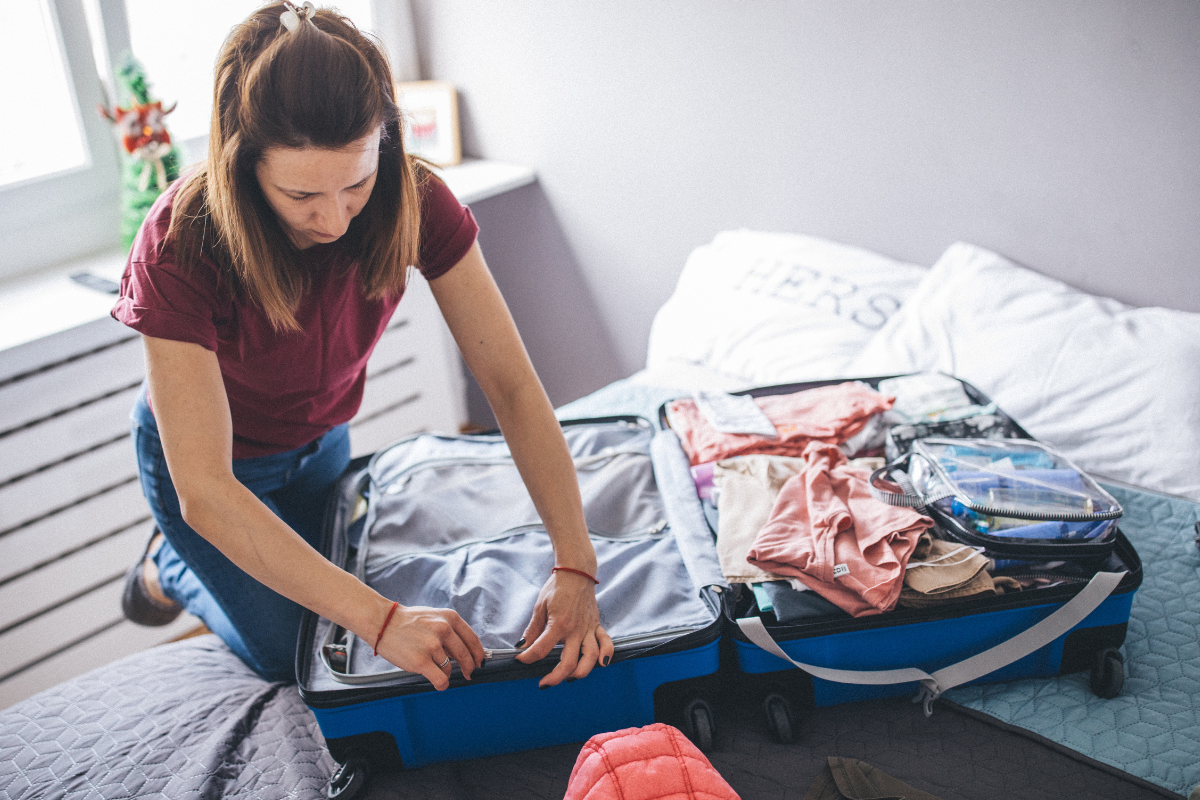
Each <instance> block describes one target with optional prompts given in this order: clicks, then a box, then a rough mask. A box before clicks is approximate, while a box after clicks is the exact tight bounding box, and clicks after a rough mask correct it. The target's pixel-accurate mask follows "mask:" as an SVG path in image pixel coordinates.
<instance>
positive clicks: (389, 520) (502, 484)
mask: <svg viewBox="0 0 1200 800" xmlns="http://www.w3.org/2000/svg"><path fill="white" fill-rule="evenodd" d="M565 434H566V437H567V441H568V446H569V447H570V449H571V453H572V457H573V458H574V460H575V463H576V468H577V472H578V475H579V482H580V489H581V494H582V496H583V500H584V510H585V517H586V519H587V522H588V526H589V532H590V534H591V538H592V543H593V545H594V547H595V548H596V552H597V558H598V561H599V564H600V569H599V577H600V579H601V585H600V586H599V587H598V588H597V602H598V603H599V605H600V610H601V619H602V621H603V623H604V625H605V627H606V629H607V630H608V632H609V634H610V635H611V636H612V637H613V639H614V643H615V644H616V645H617V647H618V649H619V650H620V649H626V648H635V647H644V646H646V645H647V644H653V643H658V642H661V641H668V640H670V639H671V638H674V637H676V636H679V635H683V634H686V633H689V632H692V631H694V630H699V629H702V628H704V627H707V626H708V625H711V624H713V623H714V622H715V621H716V620H717V618H718V616H719V609H717V608H716V607H714V605H713V604H712V602H711V601H710V598H709V596H708V594H707V593H705V592H702V591H701V588H702V587H704V586H712V585H716V586H721V587H723V586H724V580H723V578H722V577H721V574H720V568H719V565H718V564H717V562H716V558H715V555H714V554H713V548H712V542H711V533H710V532H709V530H708V527H707V525H706V523H705V522H704V520H703V518H702V517H701V518H698V519H695V520H694V519H691V518H690V517H688V516H685V514H686V511H687V510H689V509H691V508H692V507H693V506H694V502H692V503H687V502H683V499H682V498H680V497H678V496H675V495H673V494H672V492H670V491H665V492H664V491H663V490H662V487H661V486H660V485H659V483H658V481H656V480H655V471H656V470H657V471H659V472H662V471H663V470H666V471H667V472H668V473H673V472H674V471H677V470H678V469H679V468H680V464H682V468H683V470H684V472H686V456H684V455H683V452H682V450H679V449H678V442H677V440H675V439H674V434H671V433H669V432H667V433H666V434H665V435H666V437H667V439H668V440H667V441H660V440H661V439H662V437H663V436H664V434H663V433H662V432H659V433H657V434H656V433H655V431H654V430H653V429H652V428H651V427H650V426H649V425H648V424H646V423H644V422H643V423H637V424H635V423H629V422H606V423H599V424H595V423H593V424H590V425H588V426H578V427H571V426H568V427H567V428H566V429H565ZM672 444H673V445H674V448H675V450H676V451H677V452H673V451H672V449H671V445H672ZM652 451H653V453H652ZM507 455H508V451H507V446H506V445H505V444H504V442H503V439H502V438H501V437H499V436H495V437H491V436H485V437H478V436H473V437H453V436H423V437H416V438H410V439H407V440H404V441H402V442H400V443H398V444H397V445H395V446H393V447H391V448H388V449H387V450H385V451H381V452H380V453H378V454H377V455H376V456H375V458H374V459H372V462H371V467H370V472H371V482H372V487H371V489H372V490H371V493H370V494H371V502H370V504H369V506H368V512H367V521H366V528H365V533H364V542H365V546H360V547H359V551H358V559H357V561H356V564H355V565H354V571H355V572H356V574H357V575H358V576H359V577H360V578H362V579H363V580H364V581H366V582H367V583H368V584H369V585H371V586H373V587H374V588H376V589H377V590H379V591H380V592H381V593H382V594H384V595H385V596H387V597H391V598H392V599H395V600H398V601H399V602H400V603H401V604H403V605H424V606H433V607H439V608H454V609H455V610H456V611H458V613H459V614H460V615H461V616H462V617H463V618H464V619H465V620H466V621H467V622H468V623H469V624H470V625H471V626H472V628H474V629H475V631H476V632H477V633H478V634H479V636H480V639H481V641H482V642H483V645H484V647H485V648H486V649H487V650H489V651H490V653H489V654H490V655H491V656H493V657H494V659H495V661H494V662H493V663H498V662H499V661H502V660H504V659H507V658H511V656H513V655H515V654H516V653H517V652H518V651H516V650H515V649H513V644H515V642H516V640H517V639H519V638H520V637H521V634H522V633H523V631H524V629H525V626H526V624H528V622H529V618H530V612H531V611H532V609H533V605H534V602H535V601H536V598H537V594H538V592H539V591H540V589H541V586H542V584H543V583H544V581H545V579H546V576H547V575H548V574H549V572H550V568H551V567H552V566H553V564H554V555H553V550H552V548H551V546H550V540H549V537H548V535H547V534H546V532H545V529H544V527H542V525H541V523H540V520H539V519H538V517H537V513H536V510H535V509H534V508H533V504H532V501H531V500H530V499H529V497H528V494H527V493H526V492H525V489H524V485H523V483H521V481H520V477H519V475H518V474H517V472H516V468H515V466H514V465H513V464H512V461H511V459H510V458H508V457H507ZM676 457H677V459H682V461H678V460H676ZM664 462H665V463H664ZM677 482H678V481H677V480H674V479H672V480H668V481H664V483H667V484H669V485H673V484H674V483H677ZM682 485H683V487H684V488H688V487H690V486H691V480H690V477H689V479H688V481H686V482H685V483H684V484H682ZM676 488H678V487H676ZM401 490H402V491H401ZM481 497H482V498H493V497H494V498H496V502H495V503H480V502H479V501H480V498H481ZM468 509H469V510H468ZM681 511H682V512H683V513H681ZM705 537H708V541H707V542H704V541H703V539H704V538H705ZM317 633H318V635H317V636H316V637H315V644H316V646H317V647H320V646H321V645H323V644H327V643H331V642H333V641H334V639H335V636H336V634H337V631H336V630H335V629H334V628H333V626H331V625H329V624H327V623H326V622H325V621H322V626H321V627H320V628H319V630H318V632H317ZM349 648H350V668H349V670H348V674H345V673H334V672H332V671H331V670H330V669H328V664H327V662H325V659H324V658H322V657H321V655H322V654H321V653H315V654H314V655H317V656H318V659H319V660H320V661H321V662H323V663H326V668H325V669H321V670H317V671H316V672H317V673H318V674H317V675H314V676H313V677H314V685H313V687H312V688H313V689H319V688H321V686H320V685H318V684H325V683H326V681H327V680H328V681H330V682H331V685H332V686H336V685H339V684H346V683H351V684H358V685H361V684H364V683H365V684H370V685H374V684H377V683H387V684H393V683H407V682H412V681H421V680H423V678H420V677H419V676H415V675H411V674H410V673H405V672H403V671H401V670H397V669H396V668H394V667H393V666H392V665H391V664H389V663H388V662H386V661H384V660H383V659H382V658H379V657H377V656H374V655H373V654H372V651H371V648H370V647H369V646H364V644H363V643H362V642H356V641H355V640H354V639H353V638H351V639H350V642H349Z"/></svg>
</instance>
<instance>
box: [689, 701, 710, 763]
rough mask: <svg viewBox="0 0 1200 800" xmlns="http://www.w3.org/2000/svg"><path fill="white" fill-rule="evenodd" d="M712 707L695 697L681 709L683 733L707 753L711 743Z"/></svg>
mask: <svg viewBox="0 0 1200 800" xmlns="http://www.w3.org/2000/svg"><path fill="white" fill-rule="evenodd" d="M713 727H714V726H713V708H712V706H711V705H709V702H708V701H707V700H704V699H702V698H696V699H695V700H693V701H692V702H690V703H688V704H687V706H686V707H685V708H684V709H683V734H684V736H686V737H688V738H689V739H691V740H692V744H694V745H696V747H698V748H700V752H702V753H707V752H708V751H709V750H711V749H712V744H713Z"/></svg>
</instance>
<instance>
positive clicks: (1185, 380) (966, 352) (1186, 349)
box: [851, 242, 1200, 501]
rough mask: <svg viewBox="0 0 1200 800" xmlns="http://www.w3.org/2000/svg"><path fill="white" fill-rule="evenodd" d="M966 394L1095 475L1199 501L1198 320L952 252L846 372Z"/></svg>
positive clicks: (973, 250) (989, 257) (968, 252)
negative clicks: (908, 379)
mask: <svg viewBox="0 0 1200 800" xmlns="http://www.w3.org/2000/svg"><path fill="white" fill-rule="evenodd" d="M916 370H941V371H943V372H947V373H950V374H952V375H956V376H958V377H960V378H963V379H964V380H966V381H968V382H970V383H972V384H974V385H975V386H977V387H978V388H979V389H981V390H982V391H984V392H985V393H987V394H988V395H989V396H990V397H991V398H992V399H993V400H995V401H996V402H997V403H998V404H999V405H1000V407H1001V408H1002V409H1004V410H1005V411H1006V412H1008V414H1010V415H1011V416H1012V417H1014V418H1015V419H1016V420H1017V421H1018V422H1019V423H1020V424H1021V425H1022V426H1023V427H1025V429H1026V430H1028V431H1029V432H1030V433H1031V434H1033V435H1034V436H1035V437H1037V438H1038V439H1041V440H1042V441H1044V442H1046V443H1047V444H1050V445H1052V446H1054V447H1056V448H1058V449H1059V450H1061V451H1062V452H1063V453H1064V454H1065V455H1066V456H1067V457H1068V458H1070V459H1072V460H1073V461H1075V462H1076V463H1077V464H1079V466H1080V467H1082V468H1083V469H1085V470H1087V471H1088V472H1091V473H1093V474H1095V475H1099V476H1105V477H1108V478H1113V479H1116V480H1118V481H1123V482H1125V483H1130V484H1134V485H1138V486H1143V487H1146V488H1149V489H1156V490H1159V491H1163V492H1167V493H1170V494H1176V495H1181V496H1184V497H1187V498H1189V499H1191V500H1196V501H1200V314H1194V313H1187V312H1183V311H1172V310H1169V309H1165V308H1132V307H1130V306H1126V305H1124V304H1122V303H1119V302H1117V301H1116V300H1111V299H1108V298H1103V297H1096V296H1093V295H1090V294H1086V293H1084V292H1081V291H1079V290H1076V289H1073V288H1071V287H1070V286H1067V285H1066V284H1064V283H1062V282H1060V281H1057V280H1054V279H1052V278H1047V277H1045V276H1044V275H1040V274H1038V273H1036V272H1033V271H1031V270H1028V269H1026V268H1024V267H1021V266H1018V265H1017V264H1014V263H1013V262H1011V261H1008V260H1007V259H1004V258H1002V257H1001V256H998V255H996V254H995V253H991V252H988V251H987V250H983V249H980V248H978V247H974V246H972V245H969V244H963V243H961V242H960V243H958V244H955V245H953V246H951V247H950V248H949V249H948V250H947V251H946V252H945V253H944V254H943V255H942V257H941V259H939V260H938V262H937V264H935V265H934V266H933V268H932V269H931V270H930V271H929V273H928V274H927V275H926V276H925V279H924V280H923V281H922V282H921V285H920V287H919V288H918V289H917V291H916V292H914V293H913V295H912V297H910V298H909V301H908V303H907V304H906V305H905V306H904V308H902V309H901V310H900V312H899V313H897V314H895V315H894V316H893V317H892V318H891V319H890V320H889V321H888V324H887V325H885V326H884V327H883V328H882V329H881V330H880V331H879V332H878V333H877V334H876V335H875V336H874V338H873V339H872V340H871V342H870V344H869V345H868V346H867V348H866V350H865V351H864V352H863V353H862V355H861V356H860V357H859V358H858V359H856V360H855V362H854V364H852V366H851V372H852V373H854V374H860V375H883V374H890V373H897V372H911V371H916Z"/></svg>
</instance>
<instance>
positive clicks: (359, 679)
mask: <svg viewBox="0 0 1200 800" xmlns="http://www.w3.org/2000/svg"><path fill="white" fill-rule="evenodd" d="M697 630H699V628H672V629H669V630H665V631H655V632H653V633H643V634H638V635H636V636H625V637H622V638H620V639H614V640H613V648H614V650H617V651H619V650H633V649H642V648H644V647H645V646H646V645H647V644H662V643H664V642H668V641H670V640H671V639H674V638H676V637H678V636H683V635H685V634H689V633H694V632H695V631H697ZM339 631H341V632H342V634H345V629H344V628H341V627H339V626H336V625H330V626H329V633H328V634H326V636H325V641H324V642H323V643H322V646H321V650H320V653H321V662H322V663H323V664H324V665H325V670H326V672H328V673H329V676H330V677H331V678H333V679H334V680H335V681H337V682H338V683H343V684H346V685H349V686H362V685H365V684H374V683H391V682H394V681H399V680H403V679H404V678H406V676H417V677H419V676H418V675H417V673H415V672H408V671H407V670H403V669H400V668H399V667H396V668H394V669H391V670H386V671H384V672H372V673H369V674H350V673H347V672H345V671H344V670H345V667H348V666H349V663H350V658H351V656H352V653H353V645H354V641H355V640H356V639H357V637H355V636H353V635H351V636H350V638H349V642H348V643H344V642H337V641H335V640H336V639H337V638H338V636H339V633H338V632H339ZM562 649H563V647H562V645H555V646H554V647H553V648H552V649H551V650H550V653H549V656H553V655H556V654H560V653H561V652H562ZM522 652H524V651H523V650H518V649H517V648H515V647H509V648H496V649H491V650H488V649H485V650H484V651H483V653H484V663H483V666H484V667H486V666H487V663H488V662H489V661H495V660H497V659H514V658H515V657H516V656H518V655H520V654H521V653H522ZM549 656H548V657H549ZM335 662H337V665H338V666H340V667H341V668H340V669H339V668H337V667H335ZM529 666H533V665H532V664H531V665H529ZM481 669H482V667H481Z"/></svg>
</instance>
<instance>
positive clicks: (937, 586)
mask: <svg viewBox="0 0 1200 800" xmlns="http://www.w3.org/2000/svg"><path fill="white" fill-rule="evenodd" d="M991 564H992V562H991V560H990V559H988V558H987V557H985V556H984V555H983V554H982V553H980V552H979V551H977V550H975V549H974V548H972V547H968V546H967V545H965V544H959V543H958V542H948V541H945V540H943V539H935V538H933V536H931V535H930V533H929V531H925V532H924V533H923V534H922V535H921V539H920V540H919V541H918V542H917V548H916V549H915V550H914V551H913V554H912V556H911V557H910V558H909V561H908V568H907V569H906V570H905V572H904V588H903V589H902V590H901V591H900V600H899V602H898V604H897V605H900V606H903V607H906V608H928V607H929V606H934V605H941V604H942V603H946V602H949V601H951V600H961V599H963V598H965V597H974V596H976V595H996V594H1002V593H1003V592H1004V591H1005V589H1006V588H1007V589H1009V590H1010V591H1011V589H1012V587H1011V586H1008V584H1007V583H1005V582H1001V584H1000V585H997V582H996V581H994V580H993V579H992V576H991V575H990V574H989V573H988V571H987V570H988V569H989V568H990V567H991Z"/></svg>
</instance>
